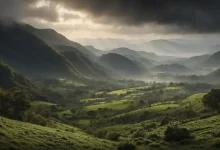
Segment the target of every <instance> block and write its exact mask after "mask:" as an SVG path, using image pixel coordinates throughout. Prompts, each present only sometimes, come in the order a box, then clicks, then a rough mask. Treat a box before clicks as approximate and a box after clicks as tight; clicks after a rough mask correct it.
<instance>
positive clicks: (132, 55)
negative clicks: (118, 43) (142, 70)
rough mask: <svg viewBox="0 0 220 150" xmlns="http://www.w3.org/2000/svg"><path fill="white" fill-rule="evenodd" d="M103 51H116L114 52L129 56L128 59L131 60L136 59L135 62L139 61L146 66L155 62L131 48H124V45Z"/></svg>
mask: <svg viewBox="0 0 220 150" xmlns="http://www.w3.org/2000/svg"><path fill="white" fill-rule="evenodd" d="M105 53H106V54H107V53H116V54H119V55H122V56H125V57H127V58H129V59H130V60H133V61H136V62H139V63H141V64H143V65H144V66H145V67H146V68H149V67H152V66H153V65H154V63H155V62H154V61H153V60H151V59H148V58H146V57H142V55H141V54H139V52H138V51H135V50H131V49H129V48H126V47H120V48H116V49H113V50H110V51H106V52H105Z"/></svg>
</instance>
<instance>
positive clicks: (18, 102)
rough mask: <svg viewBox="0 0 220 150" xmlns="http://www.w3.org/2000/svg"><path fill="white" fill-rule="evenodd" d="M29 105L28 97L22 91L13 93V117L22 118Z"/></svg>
mask: <svg viewBox="0 0 220 150" xmlns="http://www.w3.org/2000/svg"><path fill="white" fill-rule="evenodd" d="M30 107H31V104H30V99H29V97H28V96H27V94H25V93H24V92H16V93H14V100H13V117H14V118H15V119H19V120H22V119H23V117H24V112H25V111H26V110H27V109H29V108H30Z"/></svg>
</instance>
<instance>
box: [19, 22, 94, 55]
mask: <svg viewBox="0 0 220 150" xmlns="http://www.w3.org/2000/svg"><path fill="white" fill-rule="evenodd" d="M19 26H20V27H21V28H22V29H24V30H26V31H28V32H30V33H32V34H34V35H36V36H37V37H39V38H41V39H43V40H44V41H45V42H47V43H48V44H57V45H67V46H72V47H74V48H77V49H78V50H79V51H81V52H82V53H84V54H85V55H87V56H88V57H90V58H91V59H94V58H95V55H94V54H93V53H92V52H90V51H89V50H88V49H86V48H85V47H83V46H82V45H80V44H79V43H76V42H73V41H71V40H69V39H67V38H66V37H65V36H63V35H62V34H59V33H57V32H56V31H55V30H53V29H37V28H34V27H32V26H30V25H19Z"/></svg>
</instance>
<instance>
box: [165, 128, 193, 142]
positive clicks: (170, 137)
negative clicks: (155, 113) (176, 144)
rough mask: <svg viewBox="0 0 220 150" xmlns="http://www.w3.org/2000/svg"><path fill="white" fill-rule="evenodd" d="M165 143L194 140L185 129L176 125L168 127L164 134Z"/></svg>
mask: <svg viewBox="0 0 220 150" xmlns="http://www.w3.org/2000/svg"><path fill="white" fill-rule="evenodd" d="M164 135H165V137H164V138H165V140H166V141H182V140H185V139H192V138H194V137H193V136H192V135H191V132H190V131H189V130H188V129H186V128H179V127H178V126H177V125H173V126H168V127H167V129H166V130H165V132H164Z"/></svg>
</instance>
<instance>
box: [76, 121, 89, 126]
mask: <svg viewBox="0 0 220 150" xmlns="http://www.w3.org/2000/svg"><path fill="white" fill-rule="evenodd" d="M90 121H91V119H80V120H78V122H77V123H78V124H80V125H84V126H88V125H89V124H90Z"/></svg>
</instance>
